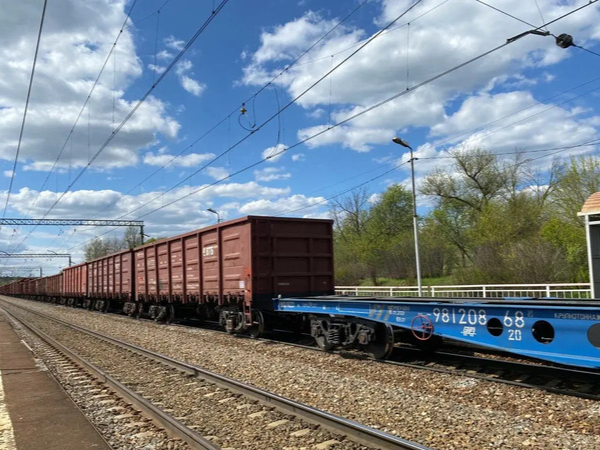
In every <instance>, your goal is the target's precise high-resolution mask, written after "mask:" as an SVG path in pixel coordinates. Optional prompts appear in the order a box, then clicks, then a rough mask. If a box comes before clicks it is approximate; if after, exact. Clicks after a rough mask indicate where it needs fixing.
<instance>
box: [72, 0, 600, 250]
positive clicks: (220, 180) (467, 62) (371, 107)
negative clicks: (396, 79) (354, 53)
mask: <svg viewBox="0 0 600 450" xmlns="http://www.w3.org/2000/svg"><path fill="white" fill-rule="evenodd" d="M597 1H598V0H593V1H591V2H590V3H588V4H586V5H583V6H581V7H578V8H576V9H574V10H571V11H569V12H567V13H566V14H564V15H562V16H559V17H557V18H555V19H553V20H552V21H550V22H548V23H547V24H544V25H542V26H540V27H537V28H536V30H538V29H540V28H542V27H543V26H546V25H549V24H551V23H555V22H557V21H558V20H561V19H562V18H565V17H567V16H569V15H571V14H574V13H575V12H577V11H580V10H582V9H583V8H585V7H587V6H589V5H591V4H593V3H596V2H597ZM415 5H416V4H415ZM413 6H414V5H413ZM396 20H397V19H396ZM527 34H529V32H526V33H522V34H520V35H518V36H516V37H515V38H511V39H508V40H507V41H506V42H505V43H503V44H501V45H498V46H496V47H494V48H492V49H490V50H488V51H486V52H484V53H482V54H480V55H478V56H475V57H473V58H471V59H469V60H467V61H465V62H463V63H461V64H458V65H456V66H454V67H452V68H450V69H447V70H445V71H443V72H441V73H439V74H437V75H434V76H433V77H430V78H428V79H427V80H424V81H422V82H420V83H418V84H416V85H414V86H413V87H411V88H410V89H409V90H403V91H401V92H399V93H397V94H395V95H393V96H391V97H388V98H386V99H384V100H382V101H380V102H377V103H375V104H374V105H371V106H370V107H368V108H366V109H364V110H362V111H360V112H358V113H355V114H353V115H351V116H349V117H347V118H346V119H344V120H341V121H339V122H337V123H336V124H334V125H332V126H330V127H327V128H325V129H322V130H321V131H319V132H317V133H315V134H313V135H311V136H308V137H306V138H304V139H302V140H300V141H298V142H296V143H295V144H294V145H292V146H290V147H287V148H284V149H282V150H280V151H278V152H277V153H275V154H273V155H270V156H269V157H267V158H262V159H261V160H259V161H256V162H255V163H253V164H250V165H248V166H246V167H244V168H242V169H240V170H238V171H236V172H234V173H231V174H229V175H228V176H226V177H223V178H221V179H218V180H216V181H214V182H213V183H210V184H207V185H204V186H202V187H200V188H199V189H196V190H193V191H191V192H190V193H188V194H186V195H183V196H181V197H179V198H177V199H175V200H173V201H171V202H168V203H166V204H163V205H162V206H160V207H157V208H155V209H153V210H151V211H149V212H147V213H144V214H142V215H140V216H138V217H137V219H140V218H143V217H147V216H148V215H150V214H153V213H155V212H157V211H160V210H162V209H164V208H166V207H168V206H170V205H172V204H174V203H176V202H178V201H181V200H183V199H185V198H187V197H190V196H191V195H195V194H197V193H199V192H201V191H203V190H206V189H208V188H209V187H212V186H214V185H216V184H218V183H221V182H223V181H225V180H228V179H231V178H232V177H234V176H236V175H239V174H240V173H243V172H246V171H248V170H250V169H252V168H254V167H256V166H258V165H260V164H262V163H264V162H265V161H267V160H269V159H270V158H272V157H274V156H278V155H280V154H282V153H284V152H286V151H289V150H291V149H293V148H295V147H298V146H300V145H302V144H305V143H306V142H308V141H310V140H313V139H315V138H317V137H319V136H321V135H322V134H324V133H327V132H329V131H331V130H332V129H334V128H337V127H340V126H342V125H344V124H346V123H348V122H350V121H351V120H354V119H356V118H357V117H360V116H362V115H364V114H367V113H368V112H370V111H373V110H374V109H377V108H379V107H381V106H383V105H385V104H387V103H389V102H390V101H393V100H395V99H397V98H400V97H402V96H404V95H407V94H408V93H410V92H413V91H415V90H417V89H419V88H420V87H422V86H425V85H427V84H430V83H432V82H434V81H436V80H438V79H440V78H442V77H444V76H446V75H448V74H450V73H452V72H455V71H457V70H459V69H461V68H463V67H465V66H467V65H469V64H472V63H473V62H475V61H478V60H480V59H482V58H484V57H486V56H488V55H490V54H492V53H494V52H496V51H498V50H500V49H502V48H504V47H506V46H507V45H510V44H512V43H514V42H516V40H517V39H519V38H522V37H524V36H526V35H527ZM305 92H306V91H305ZM301 95H303V94H301ZM288 105H289V104H288ZM284 109H285V107H284ZM273 117H275V116H272V118H273ZM272 118H271V119H269V120H272ZM251 134H252V133H251ZM251 134H250V135H251ZM246 138H247V137H246ZM246 138H244V139H243V140H245V139H246ZM243 140H242V141H243ZM240 142H241V141H239V142H238V144H239V143H240ZM235 145H237V144H235ZM171 190H172V189H171ZM147 204H148V203H146V204H145V205H147ZM145 205H144V206H145ZM139 209H141V208H140V207H138V208H136V209H135V210H132V211H129V212H127V213H125V214H123V215H122V216H120V218H122V217H125V216H127V215H129V214H132V213H133V212H135V211H138V210H139ZM108 232H110V230H109V231H108ZM108 232H106V233H104V234H107V233H108ZM83 243H85V242H82V243H79V244H77V245H76V246H74V247H71V248H75V247H77V246H79V245H82V244H83Z"/></svg>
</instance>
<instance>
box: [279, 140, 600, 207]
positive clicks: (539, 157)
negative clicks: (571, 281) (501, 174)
mask: <svg viewBox="0 0 600 450" xmlns="http://www.w3.org/2000/svg"><path fill="white" fill-rule="evenodd" d="M595 141H596V142H593V141H589V142H588V143H583V144H577V145H571V146H564V147H553V148H546V149H537V150H525V151H512V152H504V153H490V155H493V156H501V155H522V154H527V153H539V152H549V151H551V152H553V153H550V154H549V155H542V156H538V157H537V158H530V159H527V160H525V161H523V162H531V161H536V160H538V159H541V158H547V157H548V156H553V155H555V154H557V153H559V152H562V151H563V150H566V149H572V148H577V147H585V146H591V145H598V144H599V143H600V139H596V140H595ZM469 156H470V155H461V157H462V158H464V157H467V158H468V157H469ZM473 157H478V156H475V155H473ZM416 159H419V160H426V159H429V160H431V159H455V156H432V157H425V158H416ZM409 162H410V160H408V161H405V162H403V163H402V164H400V165H399V166H395V167H393V168H392V169H388V170H386V171H385V172H383V173H381V174H379V175H377V176H376V177H373V178H371V179H369V180H367V181H365V182H363V183H360V184H357V185H355V186H352V187H351V188H348V189H345V190H344V191H342V192H339V193H337V194H335V195H333V196H330V197H328V198H326V199H324V200H320V201H318V202H315V203H312V204H310V205H306V206H303V207H301V208H296V209H292V210H287V211H284V212H282V213H279V214H277V215H276V216H277V217H280V216H285V215H287V214H292V213H297V212H299V211H304V210H306V209H311V208H313V207H315V206H319V205H322V204H324V203H329V202H330V201H331V200H332V199H334V198H337V197H340V196H341V195H344V194H347V193H348V192H352V191H353V190H355V189H358V188H360V187H362V186H365V185H367V184H369V183H372V182H373V181H375V180H377V179H379V178H382V177H383V176H385V175H387V174H389V173H391V172H393V171H394V170H396V169H399V168H400V167H402V166H403V165H405V164H408V163H409ZM513 166H514V165H513ZM376 169H381V167H377V168H376ZM372 171H373V170H371V172H372ZM353 178H356V177H353ZM349 179H352V178H349ZM349 179H346V180H344V181H348V180H349ZM344 181H342V182H344ZM337 184H339V183H337ZM329 187H330V186H329ZM323 189H326V188H323ZM321 190H322V189H321ZM313 192H315V191H313Z"/></svg>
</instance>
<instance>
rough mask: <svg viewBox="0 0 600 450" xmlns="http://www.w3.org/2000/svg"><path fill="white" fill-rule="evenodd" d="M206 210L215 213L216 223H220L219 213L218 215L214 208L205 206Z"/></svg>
mask: <svg viewBox="0 0 600 450" xmlns="http://www.w3.org/2000/svg"><path fill="white" fill-rule="evenodd" d="M206 210H207V211H208V212H211V213H213V214H216V215H217V224H219V223H221V215H220V214H219V213H218V212H217V211H215V210H214V209H212V208H207V209H206Z"/></svg>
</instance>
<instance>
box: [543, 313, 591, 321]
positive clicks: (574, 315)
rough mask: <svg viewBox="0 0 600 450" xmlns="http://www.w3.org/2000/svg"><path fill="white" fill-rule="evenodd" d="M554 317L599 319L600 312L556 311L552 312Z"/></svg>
mask: <svg viewBox="0 0 600 450" xmlns="http://www.w3.org/2000/svg"><path fill="white" fill-rule="evenodd" d="M554 318H555V319H568V320H600V314H591V313H566V312H556V313H554Z"/></svg>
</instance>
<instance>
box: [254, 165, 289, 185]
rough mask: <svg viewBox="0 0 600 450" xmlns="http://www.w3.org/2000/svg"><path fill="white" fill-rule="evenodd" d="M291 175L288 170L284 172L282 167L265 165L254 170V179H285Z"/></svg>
mask: <svg viewBox="0 0 600 450" xmlns="http://www.w3.org/2000/svg"><path fill="white" fill-rule="evenodd" d="M291 176H292V174H291V173H289V172H284V169H283V167H267V168H265V169H262V170H255V171H254V178H255V179H256V181H265V182H267V181H275V180H286V179H288V178H290V177H291Z"/></svg>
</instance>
